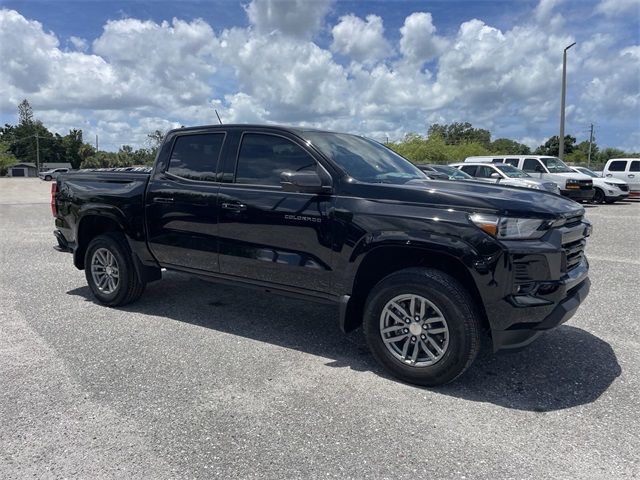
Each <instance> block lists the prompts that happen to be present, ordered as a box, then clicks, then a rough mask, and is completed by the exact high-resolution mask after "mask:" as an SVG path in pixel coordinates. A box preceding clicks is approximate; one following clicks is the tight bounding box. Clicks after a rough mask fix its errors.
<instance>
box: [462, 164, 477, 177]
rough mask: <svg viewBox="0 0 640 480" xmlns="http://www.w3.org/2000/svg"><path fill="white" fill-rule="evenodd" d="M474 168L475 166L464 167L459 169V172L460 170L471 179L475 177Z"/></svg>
mask: <svg viewBox="0 0 640 480" xmlns="http://www.w3.org/2000/svg"><path fill="white" fill-rule="evenodd" d="M476 168H477V167H476V166H475V165H464V166H462V167H460V170H462V171H463V172H464V173H468V174H469V175H471V176H472V177H475V176H476Z"/></svg>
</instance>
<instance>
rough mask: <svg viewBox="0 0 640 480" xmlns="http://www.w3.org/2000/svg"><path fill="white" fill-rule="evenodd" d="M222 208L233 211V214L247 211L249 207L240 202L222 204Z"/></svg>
mask: <svg viewBox="0 0 640 480" xmlns="http://www.w3.org/2000/svg"><path fill="white" fill-rule="evenodd" d="M220 206H221V207H222V208H223V209H224V210H231V211H232V212H242V211H244V210H246V209H247V206H246V205H245V204H244V203H240V202H222V205H220Z"/></svg>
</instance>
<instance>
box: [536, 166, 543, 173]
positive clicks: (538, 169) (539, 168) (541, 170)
mask: <svg viewBox="0 0 640 480" xmlns="http://www.w3.org/2000/svg"><path fill="white" fill-rule="evenodd" d="M534 170H535V171H536V173H544V168H542V165H536V168H535V169H534Z"/></svg>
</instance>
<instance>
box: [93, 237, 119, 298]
mask: <svg viewBox="0 0 640 480" xmlns="http://www.w3.org/2000/svg"><path fill="white" fill-rule="evenodd" d="M91 276H92V278H93V283H94V284H95V286H96V288H97V289H98V290H100V292H102V293H104V294H106V295H110V294H112V293H113V292H115V291H116V289H117V288H118V284H119V283H120V269H119V268H118V262H117V260H116V257H115V255H114V254H113V253H111V252H110V251H109V250H108V249H106V248H98V249H96V251H95V252H93V256H92V257H91Z"/></svg>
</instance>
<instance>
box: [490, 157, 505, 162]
mask: <svg viewBox="0 0 640 480" xmlns="http://www.w3.org/2000/svg"><path fill="white" fill-rule="evenodd" d="M503 161H504V159H502V158H494V159H492V160H491V163H503Z"/></svg>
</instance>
